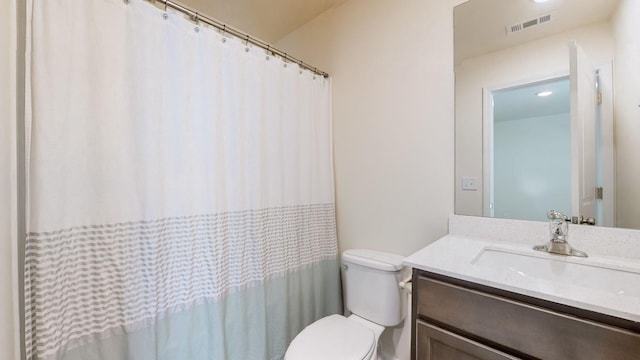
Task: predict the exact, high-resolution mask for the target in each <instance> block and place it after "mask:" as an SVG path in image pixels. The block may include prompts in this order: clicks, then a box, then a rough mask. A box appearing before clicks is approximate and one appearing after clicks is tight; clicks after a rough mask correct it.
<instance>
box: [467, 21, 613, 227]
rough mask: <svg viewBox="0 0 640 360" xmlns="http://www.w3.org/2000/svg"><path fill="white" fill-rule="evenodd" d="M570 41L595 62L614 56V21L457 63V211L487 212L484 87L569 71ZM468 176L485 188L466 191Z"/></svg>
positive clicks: (609, 59)
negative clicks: (464, 180) (484, 200)
mask: <svg viewBox="0 0 640 360" xmlns="http://www.w3.org/2000/svg"><path fill="white" fill-rule="evenodd" d="M570 40H577V41H578V43H579V44H580V45H581V47H582V48H583V49H584V50H585V53H587V55H588V56H589V57H590V59H591V60H592V62H593V63H594V65H599V64H602V63H604V62H606V61H611V59H612V58H613V38H612V33H611V26H610V24H609V23H608V22H603V23H598V24H593V25H589V26H585V27H581V28H578V29H574V30H571V31H567V32H564V33H561V34H558V35H554V36H550V37H547V38H544V39H540V40H536V41H532V42H529V43H526V44H523V45H519V46H516V47H512V48H508V49H505V50H501V51H496V52H493V53H489V54H485V55H481V56H477V57H473V58H469V59H465V60H464V61H462V62H461V63H460V64H457V65H456V70H455V71H456V94H455V101H456V125H455V126H456V128H455V131H456V135H455V136H456V169H455V172H456V176H455V210H456V214H464V215H478V216H481V215H482V210H483V208H482V196H483V192H482V188H483V181H482V176H483V173H482V160H483V159H482V156H483V148H482V116H483V114H482V111H483V110H482V107H483V104H482V89H483V88H485V87H500V86H510V85H513V84H514V83H515V82H520V81H522V80H526V81H535V80H536V79H540V78H541V77H547V76H553V75H561V74H564V75H568V74H569V47H568V46H567V43H568V42H569V41H570ZM463 176H471V177H477V178H478V180H479V181H478V189H479V190H478V191H462V189H461V183H462V177H463Z"/></svg>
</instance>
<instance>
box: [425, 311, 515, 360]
mask: <svg viewBox="0 0 640 360" xmlns="http://www.w3.org/2000/svg"><path fill="white" fill-rule="evenodd" d="M416 334H417V337H418V339H417V340H418V344H419V346H418V357H417V360H517V359H518V358H516V357H513V356H510V355H508V354H505V353H503V352H500V351H498V350H496V349H492V348H490V347H488V346H485V345H483V344H480V343H477V342H475V341H472V340H469V339H467V338H464V337H462V336H459V335H456V334H454V333H452V332H450V331H447V330H444V329H442V328H439V327H437V326H434V325H432V324H428V323H425V322H423V321H420V320H418V321H417V322H416Z"/></svg>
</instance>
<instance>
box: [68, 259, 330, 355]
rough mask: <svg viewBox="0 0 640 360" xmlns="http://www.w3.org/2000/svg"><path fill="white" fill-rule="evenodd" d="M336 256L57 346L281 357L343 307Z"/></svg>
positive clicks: (91, 351) (77, 351) (92, 351)
mask: <svg viewBox="0 0 640 360" xmlns="http://www.w3.org/2000/svg"><path fill="white" fill-rule="evenodd" d="M339 277H340V266H339V262H338V259H337V258H333V259H328V260H323V261H320V262H316V263H314V264H312V265H307V266H303V267H302V268H300V269H297V270H294V271H291V272H288V273H286V274H282V275H281V276H277V277H273V278H271V279H268V280H266V281H265V282H264V283H255V284H252V285H251V286H249V287H247V288H246V289H243V290H240V291H237V292H233V293H230V294H228V295H227V296H225V297H224V298H223V299H221V300H220V301H217V302H213V303H202V304H198V305H196V306H194V307H192V308H190V309H187V310H183V311H180V312H176V313H172V314H167V315H166V316H164V317H162V318H158V319H156V320H154V321H149V322H148V323H147V324H140V328H139V329H137V330H135V331H130V332H127V333H125V331H124V329H121V330H119V329H110V330H109V333H110V334H109V336H105V334H101V335H99V336H96V337H95V338H93V339H85V341H83V342H84V343H85V344H84V345H80V346H78V347H74V348H72V349H69V350H68V351H66V352H64V353H63V354H62V355H61V354H60V352H59V353H58V356H57V357H56V358H57V359H64V360H92V359H96V360H124V359H132V360H147V359H159V360H160V359H162V360H182V359H184V360H204V359H215V360H218V359H226V360H236V359H237V360H252V359H269V360H272V359H273V360H275V359H282V358H283V356H284V353H285V351H286V349H287V346H288V344H289V343H290V342H291V340H292V339H293V338H294V337H295V336H296V335H297V334H298V333H299V332H300V331H301V330H302V329H303V328H304V327H305V326H307V325H309V324H311V323H312V322H313V321H315V320H317V319H319V318H322V317H324V316H327V315H330V314H336V313H342V290H341V283H340V280H339Z"/></svg>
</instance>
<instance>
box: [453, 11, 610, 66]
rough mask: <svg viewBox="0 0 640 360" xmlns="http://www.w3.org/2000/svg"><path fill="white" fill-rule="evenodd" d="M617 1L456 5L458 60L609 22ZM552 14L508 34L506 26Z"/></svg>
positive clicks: (456, 54) (457, 61)
mask: <svg viewBox="0 0 640 360" xmlns="http://www.w3.org/2000/svg"><path fill="white" fill-rule="evenodd" d="M617 5H618V0H549V1H548V2H545V3H534V2H533V1H532V0H469V1H467V2H465V3H463V4H461V5H459V6H457V7H456V8H455V11H454V14H455V21H454V23H455V36H454V44H455V62H456V64H459V63H460V62H461V61H462V60H463V59H466V58H469V57H473V56H478V55H482V54H486V53H489V52H493V51H497V50H500V49H504V48H508V47H511V46H515V45H517V44H520V43H524V42H528V41H533V40H536V39H540V38H543V37H546V36H550V35H552V34H555V33H559V32H562V31H567V30H570V29H573V28H576V27H580V26H584V25H587V24H592V23H596V22H600V21H606V20H608V19H610V18H611V15H612V14H613V13H614V10H615V8H616V6H617ZM548 13H551V14H552V20H551V21H550V22H548V23H543V24H540V25H536V26H532V27H529V28H526V29H525V30H522V31H519V32H515V33H512V34H509V35H507V31H506V27H507V26H510V25H513V24H516V23H521V22H524V21H527V20H530V19H534V18H536V17H538V16H540V15H545V14H548Z"/></svg>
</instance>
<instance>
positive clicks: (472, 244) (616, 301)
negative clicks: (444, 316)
mask: <svg viewBox="0 0 640 360" xmlns="http://www.w3.org/2000/svg"><path fill="white" fill-rule="evenodd" d="M453 217H456V218H458V217H457V216H453ZM456 221H459V219H456ZM474 221H477V220H474ZM450 231H451V227H450ZM457 232H458V233H461V232H462V231H457ZM535 241H538V240H537V239H536V240H533V242H535ZM569 243H571V241H569ZM576 248H578V249H580V248H579V247H577V246H576ZM484 249H499V250H501V251H506V252H513V253H517V254H522V255H526V256H532V257H537V258H550V259H553V260H557V261H567V262H573V263H577V264H594V263H595V264H600V265H602V266H605V267H608V268H612V269H616V268H618V269H624V270H626V271H632V272H637V273H640V259H631V258H618V257H613V256H610V255H609V256H600V257H599V256H598V255H597V254H593V253H589V258H587V259H584V258H578V257H565V256H561V255H552V254H547V253H544V252H540V251H534V250H533V249H532V245H531V244H528V243H527V244H525V243H523V241H515V242H507V241H492V240H488V239H486V238H484V239H483V238H475V237H470V236H468V235H459V234H458V235H456V234H449V235H447V236H445V237H443V238H441V239H439V240H437V241H436V242H434V243H432V244H431V245H429V246H427V247H425V248H423V249H422V250H420V251H418V252H416V253H414V254H412V255H410V256H409V257H407V258H405V259H404V262H403V264H404V265H406V266H410V267H413V268H416V269H420V270H425V271H429V272H433V273H437V274H441V275H445V276H449V277H453V278H457V279H460V280H465V281H470V282H474V283H477V284H481V285H486V286H490V287H494V288H498V289H503V290H507V291H511V292H514V293H518V294H522V295H527V296H532V297H536V298H539V299H544V300H548V301H552V302H555V303H560V304H564V305H568V306H573V307H576V308H581V309H585V310H590V311H595V312H598V313H603V314H606V315H611V316H615V317H618V318H622V319H626V320H631V321H634V322H639V323H640V297H638V296H628V295H620V294H614V293H611V292H605V291H601V290H596V289H590V288H587V287H581V286H574V285H572V284H563V283H561V282H557V281H551V280H548V279H546V280H545V279H543V278H536V277H532V276H527V275H526V274H523V273H521V272H520V273H518V272H515V271H504V269H503V270H499V269H496V268H493V267H491V266H479V265H478V264H475V263H474V261H475V259H476V257H477V256H478V255H479V254H480V253H481V252H482V251H483V250H484ZM637 286H638V287H640V283H638V284H637Z"/></svg>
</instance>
